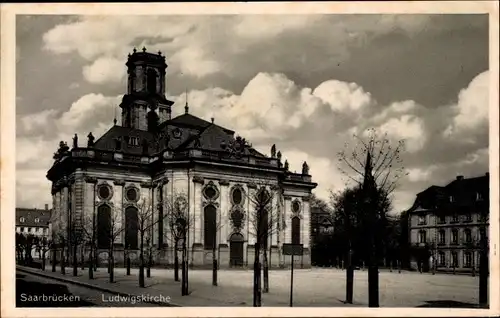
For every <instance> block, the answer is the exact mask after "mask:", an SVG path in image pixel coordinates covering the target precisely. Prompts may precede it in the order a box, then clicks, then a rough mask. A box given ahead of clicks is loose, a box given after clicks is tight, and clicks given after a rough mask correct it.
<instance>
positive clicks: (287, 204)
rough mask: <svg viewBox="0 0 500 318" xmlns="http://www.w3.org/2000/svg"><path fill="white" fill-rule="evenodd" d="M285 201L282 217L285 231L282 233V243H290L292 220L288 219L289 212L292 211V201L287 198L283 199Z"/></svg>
mask: <svg viewBox="0 0 500 318" xmlns="http://www.w3.org/2000/svg"><path fill="white" fill-rule="evenodd" d="M284 199H285V200H284V201H285V206H284V213H283V217H284V218H285V231H284V236H285V237H284V240H283V243H292V219H291V218H290V216H291V211H292V209H291V208H292V207H291V204H292V200H291V198H290V197H289V196H285V197H284Z"/></svg>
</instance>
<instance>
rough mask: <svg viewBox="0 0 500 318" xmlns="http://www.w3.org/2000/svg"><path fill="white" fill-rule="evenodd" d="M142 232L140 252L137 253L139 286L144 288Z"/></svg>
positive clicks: (142, 234)
mask: <svg viewBox="0 0 500 318" xmlns="http://www.w3.org/2000/svg"><path fill="white" fill-rule="evenodd" d="M144 286H145V283H144V233H142V232H141V252H140V254H139V287H141V288H144Z"/></svg>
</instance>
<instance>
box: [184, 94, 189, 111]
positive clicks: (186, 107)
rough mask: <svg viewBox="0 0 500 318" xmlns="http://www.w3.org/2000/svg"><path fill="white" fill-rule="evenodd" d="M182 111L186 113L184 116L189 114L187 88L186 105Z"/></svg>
mask: <svg viewBox="0 0 500 318" xmlns="http://www.w3.org/2000/svg"><path fill="white" fill-rule="evenodd" d="M184 111H185V112H186V114H187V113H188V112H189V105H188V91H187V88H186V105H185V106H184Z"/></svg>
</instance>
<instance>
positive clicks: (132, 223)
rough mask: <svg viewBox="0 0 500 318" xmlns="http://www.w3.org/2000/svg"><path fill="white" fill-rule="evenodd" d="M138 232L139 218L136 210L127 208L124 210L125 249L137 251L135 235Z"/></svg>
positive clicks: (130, 207) (131, 207)
mask: <svg viewBox="0 0 500 318" xmlns="http://www.w3.org/2000/svg"><path fill="white" fill-rule="evenodd" d="M138 232H139V218H138V215H137V208H136V207H133V206H129V207H127V208H126V209H125V248H128V249H137V248H138V247H137V234H138Z"/></svg>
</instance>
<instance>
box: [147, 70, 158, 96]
mask: <svg viewBox="0 0 500 318" xmlns="http://www.w3.org/2000/svg"><path fill="white" fill-rule="evenodd" d="M156 77H157V76H156V72H155V71H154V70H148V80H147V85H148V93H156V92H157V90H156Z"/></svg>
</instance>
